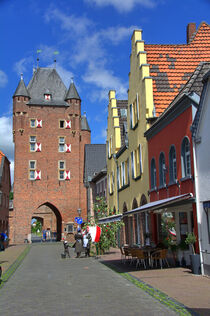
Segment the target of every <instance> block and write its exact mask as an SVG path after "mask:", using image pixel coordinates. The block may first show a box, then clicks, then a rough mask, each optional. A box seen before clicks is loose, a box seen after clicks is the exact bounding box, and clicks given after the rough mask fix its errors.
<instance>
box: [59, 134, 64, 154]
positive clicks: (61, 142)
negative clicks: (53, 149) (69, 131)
mask: <svg viewBox="0 0 210 316" xmlns="http://www.w3.org/2000/svg"><path fill="white" fill-rule="evenodd" d="M61 139H62V141H61ZM61 146H62V148H63V150H61ZM58 151H59V153H64V152H65V137H64V136H59V140H58Z"/></svg>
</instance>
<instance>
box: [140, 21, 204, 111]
mask: <svg viewBox="0 0 210 316" xmlns="http://www.w3.org/2000/svg"><path fill="white" fill-rule="evenodd" d="M145 51H146V52H147V62H148V64H149V65H150V75H151V77H152V78H153V95H154V105H155V109H156V114H157V116H159V115H160V114H161V113H162V112H163V111H164V110H165V109H166V108H167V107H168V105H169V104H170V103H171V101H172V100H173V99H174V97H175V96H176V95H177V94H178V93H179V91H180V90H181V89H182V88H183V86H184V85H185V83H186V82H187V81H188V80H189V78H190V77H191V75H192V73H193V72H194V70H195V68H196V67H197V66H198V64H199V63H200V62H201V61H210V26H209V25H208V24H207V23H205V22H202V23H201V24H200V26H199V28H198V29H197V31H196V33H195V34H194V35H193V36H192V38H191V40H190V41H189V43H188V44H181V45H176V44H175V45H165V44H164V45H156V44H151V45H149V44H145Z"/></svg>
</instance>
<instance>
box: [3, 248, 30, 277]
mask: <svg viewBox="0 0 210 316" xmlns="http://www.w3.org/2000/svg"><path fill="white" fill-rule="evenodd" d="M27 247H28V245H27V244H23V245H12V246H9V247H8V248H6V249H5V251H1V252H0V265H1V267H2V273H3V274H4V273H5V272H6V271H7V270H8V269H9V267H11V265H12V264H13V263H14V262H15V261H16V260H17V258H18V257H19V256H20V255H21V253H23V251H24V250H25V249H26V248H27Z"/></svg>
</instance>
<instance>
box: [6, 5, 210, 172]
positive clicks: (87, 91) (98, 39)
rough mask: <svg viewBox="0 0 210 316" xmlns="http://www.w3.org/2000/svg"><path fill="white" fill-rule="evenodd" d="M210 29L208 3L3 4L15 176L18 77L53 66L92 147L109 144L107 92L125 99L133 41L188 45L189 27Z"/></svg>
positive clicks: (9, 151)
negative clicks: (73, 90) (139, 36)
mask: <svg viewBox="0 0 210 316" xmlns="http://www.w3.org/2000/svg"><path fill="white" fill-rule="evenodd" d="M202 21H206V22H207V23H210V0H182V1H181V0H176V1H174V0H173V1H172V0H59V1H55V0H52V1H50V0H36V1H35V0H18V1H17V0H16V1H12V0H0V34H1V37H0V38H1V49H0V95H1V106H0V149H1V150H2V151H3V152H4V153H5V154H6V155H7V156H8V158H9V159H10V161H11V163H12V164H11V165H12V168H11V170H12V172H13V150H14V149H13V144H12V95H13V93H14V91H15V89H16V87H17V85H18V82H19V79H20V74H21V72H22V73H23V77H24V81H25V83H26V84H28V82H29V80H30V78H31V76H32V71H33V67H35V66H36V58H37V54H36V52H37V49H41V50H42V52H41V53H40V54H39V58H40V63H39V65H40V67H48V66H53V60H54V54H53V52H54V51H59V54H58V55H56V58H57V66H56V67H57V71H58V72H59V74H60V76H61V78H62V79H63V81H64V83H65V85H66V86H67V87H68V86H69V83H70V81H71V77H74V82H75V85H76V87H77V90H78V92H79V95H80V97H81V99H82V113H84V111H85V112H86V115H87V119H88V122H89V125H90V128H91V131H92V133H91V134H92V136H91V138H92V143H105V140H106V124H107V104H108V91H109V90H110V89H115V90H116V93H117V98H119V99H126V98H127V89H128V73H129V55H130V46H131V35H132V32H133V30H134V29H137V28H140V29H142V30H143V40H144V41H145V43H147V44H149V43H150V44H151V43H153V44H156V43H157V44H161V43H166V44H170V43H172V44H173V43H186V26H187V24H188V23H189V22H195V23H196V25H197V27H198V26H199V24H200V23H201V22H202Z"/></svg>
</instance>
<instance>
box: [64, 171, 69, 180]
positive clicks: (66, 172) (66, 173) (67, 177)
mask: <svg viewBox="0 0 210 316" xmlns="http://www.w3.org/2000/svg"><path fill="white" fill-rule="evenodd" d="M64 178H65V180H70V170H66V171H65V172H64Z"/></svg>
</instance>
